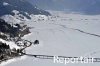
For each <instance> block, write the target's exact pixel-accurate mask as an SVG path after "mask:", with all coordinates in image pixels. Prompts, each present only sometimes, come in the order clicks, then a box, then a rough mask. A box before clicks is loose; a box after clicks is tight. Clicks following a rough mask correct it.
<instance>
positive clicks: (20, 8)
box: [0, 0, 50, 19]
mask: <svg viewBox="0 0 100 66" xmlns="http://www.w3.org/2000/svg"><path fill="white" fill-rule="evenodd" d="M13 11H14V12H13ZM16 12H17V14H21V15H24V16H25V17H27V18H28V19H29V18H30V16H29V15H30V14H35V15H37V14H42V15H50V13H48V12H46V11H44V10H41V9H38V8H37V7H35V6H33V5H31V4H30V3H29V2H27V1H25V0H0V16H3V15H7V14H10V15H15V13H16Z"/></svg>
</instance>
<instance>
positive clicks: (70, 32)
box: [6, 12, 100, 66]
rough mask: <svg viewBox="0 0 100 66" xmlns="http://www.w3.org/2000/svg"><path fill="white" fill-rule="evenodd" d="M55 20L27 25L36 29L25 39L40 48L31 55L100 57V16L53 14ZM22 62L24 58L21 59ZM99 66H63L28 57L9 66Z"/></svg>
mask: <svg viewBox="0 0 100 66" xmlns="http://www.w3.org/2000/svg"><path fill="white" fill-rule="evenodd" d="M53 14H54V15H53V16H52V17H48V18H46V19H44V20H38V21H37V22H36V21H34V19H33V20H30V21H29V22H26V24H27V25H29V26H30V27H32V29H31V34H29V35H27V36H25V37H23V38H24V39H28V40H30V41H34V40H36V39H37V40H39V41H40V44H39V45H37V46H31V47H30V48H29V49H27V53H29V54H40V55H42V54H43V55H57V56H59V55H60V56H72V57H73V56H77V57H80V56H87V57H88V56H92V57H100V18H99V17H100V15H94V16H92V15H91V16H88V15H79V14H65V13H60V12H59V13H53ZM19 59H20V58H19ZM41 65H43V66H99V65H100V63H93V64H80V63H79V64H67V65H64V64H59V63H54V62H53V60H42V59H35V58H32V57H26V59H24V60H19V61H16V62H12V63H10V64H7V65H6V66H41Z"/></svg>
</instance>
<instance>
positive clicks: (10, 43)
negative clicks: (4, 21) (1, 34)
mask: <svg viewBox="0 0 100 66" xmlns="http://www.w3.org/2000/svg"><path fill="white" fill-rule="evenodd" d="M0 42H2V43H6V44H7V45H9V46H10V48H11V49H13V48H16V49H19V48H20V47H18V46H17V45H16V44H15V43H14V42H11V41H5V40H3V39H0Z"/></svg>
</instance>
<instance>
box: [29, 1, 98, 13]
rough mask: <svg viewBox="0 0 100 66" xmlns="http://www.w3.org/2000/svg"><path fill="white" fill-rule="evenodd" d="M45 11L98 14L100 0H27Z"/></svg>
mask: <svg viewBox="0 0 100 66" xmlns="http://www.w3.org/2000/svg"><path fill="white" fill-rule="evenodd" d="M28 1H30V2H31V3H33V4H36V5H37V6H38V7H40V8H42V9H47V10H61V11H69V12H80V13H84V14H89V15H96V14H100V0H28Z"/></svg>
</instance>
